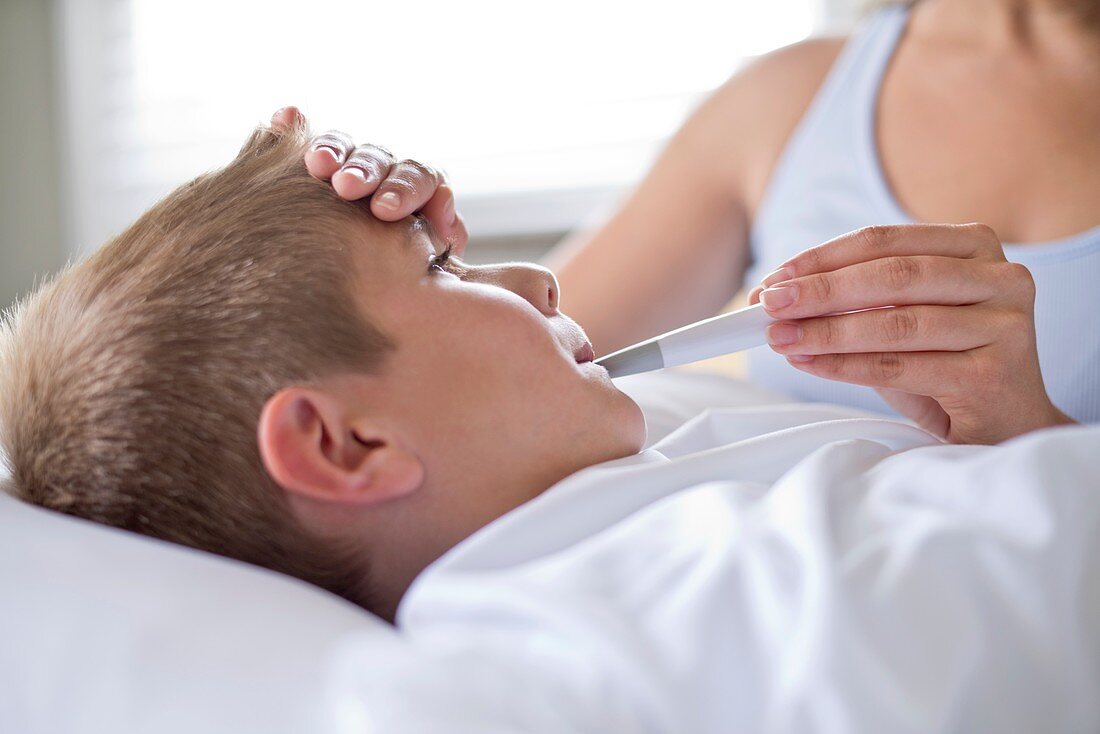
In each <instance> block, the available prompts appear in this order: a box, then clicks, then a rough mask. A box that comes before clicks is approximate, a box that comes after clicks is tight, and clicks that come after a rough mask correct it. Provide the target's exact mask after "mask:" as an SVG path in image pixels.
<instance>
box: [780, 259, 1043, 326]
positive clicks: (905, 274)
mask: <svg viewBox="0 0 1100 734" xmlns="http://www.w3.org/2000/svg"><path fill="white" fill-rule="evenodd" d="M1017 270H1018V267H1017V266H1016V265H1014V264H1013V263H1009V262H1001V263H991V262H989V261H983V260H971V259H959V258H953V257H941V256H928V255H918V256H912V257H906V256H887V257H883V258H879V259H877V260H872V261H870V262H860V263H856V264H853V265H849V266H846V267H842V268H840V269H839V270H836V271H832V272H825V273H813V274H810V275H805V276H802V277H797V278H794V279H792V280H788V281H782V282H779V283H776V284H775V285H772V286H770V287H768V288H765V289H764V290H763V291H762V292H761V293H760V301H761V302H762V303H763V304H764V308H765V310H767V311H768V313H769V314H771V315H772V316H773V317H775V318H785V319H797V318H806V317H811V316H821V315H823V314H832V313H840V312H844V311H855V310H857V309H864V308H878V307H882V306H901V305H909V304H920V303H924V304H941V305H953V306H958V305H967V304H972V303H981V302H983V301H988V300H991V299H994V298H998V299H999V298H1002V297H1005V296H1010V295H1013V294H1015V290H1016V287H1017V284H1016V283H1015V281H1016V280H1017V279H1019V277H1020V276H1022V274H1021V273H1018V272H1017ZM1020 285H1022V283H1021V284H1020Z"/></svg>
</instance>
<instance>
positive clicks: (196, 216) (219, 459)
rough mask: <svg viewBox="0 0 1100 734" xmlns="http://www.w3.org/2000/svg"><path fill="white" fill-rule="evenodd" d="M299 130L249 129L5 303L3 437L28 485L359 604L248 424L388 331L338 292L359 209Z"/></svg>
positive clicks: (375, 352)
mask: <svg viewBox="0 0 1100 734" xmlns="http://www.w3.org/2000/svg"><path fill="white" fill-rule="evenodd" d="M308 138H309V131H308V129H306V128H305V126H304V123H302V122H300V121H299V122H298V123H295V125H294V126H292V127H291V128H289V129H286V130H279V131H276V130H272V129H269V128H259V129H257V130H256V131H255V132H254V133H253V134H252V136H251V137H250V138H249V140H248V141H247V142H246V143H245V145H244V147H243V148H242V149H241V151H240V153H239V154H238V155H237V157H236V158H235V159H234V160H233V161H232V163H230V164H229V165H228V166H226V167H225V168H223V169H221V170H218V171H214V172H212V173H209V174H207V175H203V176H200V177H199V178H197V179H195V180H194V181H192V182H190V183H188V184H185V185H184V186H181V187H180V188H179V189H177V190H176V191H174V192H172V193H171V194H169V195H168V196H167V197H166V198H165V199H164V200H163V201H161V202H160V203H158V204H157V205H156V206H154V207H153V208H152V209H150V210H149V211H148V212H146V213H145V214H144V215H143V216H142V217H141V218H140V219H138V220H137V222H135V223H134V224H133V225H132V226H131V227H130V228H129V229H127V230H126V231H125V232H123V233H122V234H120V235H119V236H118V237H116V238H115V239H114V240H112V241H111V242H109V243H108V244H106V245H105V246H104V247H102V248H101V249H100V250H98V251H97V252H96V253H95V254H93V255H92V256H91V257H90V258H88V259H87V260H86V261H84V262H83V263H81V264H79V265H76V266H71V267H69V268H67V269H66V270H64V271H63V272H61V273H60V274H59V275H57V276H56V277H55V278H54V279H52V280H51V281H49V282H48V283H46V284H45V285H43V286H42V287H40V288H39V289H38V290H37V291H36V292H35V293H33V294H32V295H31V296H30V297H28V298H27V299H25V300H24V301H23V302H21V303H20V304H19V305H18V306H17V307H15V308H14V309H13V310H12V311H10V312H9V313H7V314H5V317H4V320H3V324H2V326H0V449H2V451H0V453H3V454H6V457H7V463H8V468H9V471H10V473H11V475H12V481H11V487H10V489H9V491H11V492H12V493H14V494H15V495H16V496H17V497H19V498H21V499H23V500H26V501H28V502H32V503H34V504H37V505H41V506H43V507H48V508H52V509H54V510H58V511H60V512H64V513H67V514H71V515H77V516H80V517H84V518H88V519H91V520H95V521H97V522H101V523H105V524H108V525H113V526H116V527H120V528H126V529H128V530H133V531H136V532H139V533H143V534H145V535H150V536H153V537H157V538H162V539H164V540H168V541H173V542H176V543H181V544H183V545H187V546H192V547H195V548H200V549H203V550H207V551H212V552H214V553H219V554H222V555H225V556H230V557H233V558H237V559H240V560H242V561H246V562H249V563H253V564H257V565H260V566H265V567H267V568H271V569H274V570H276V571H280V572H282V573H286V574H290V575H292V576H296V577H299V578H301V579H304V580H306V581H309V582H310V583H313V584H316V585H318V586H321V587H323V588H326V589H329V590H331V591H333V592H335V593H338V594H340V595H341V596H344V597H346V598H349V599H352V600H353V601H356V602H357V603H360V604H362V605H363V606H367V607H368V608H369V607H370V605H371V604H370V600H369V598H368V597H369V594H368V592H367V588H368V587H369V584H368V583H366V580H365V579H364V574H363V569H360V568H357V567H356V566H355V564H354V563H352V560H351V556H352V549H350V548H345V547H338V546H335V545H334V544H333V543H332V542H331V541H328V540H325V539H321V538H315V537H311V536H310V535H309V534H308V533H306V532H305V531H304V529H303V528H302V527H301V526H300V525H299V523H297V522H296V521H295V518H294V517H293V515H292V514H291V512H290V510H289V508H288V506H287V504H286V498H285V496H284V494H283V492H282V490H281V489H280V488H279V487H278V486H277V485H275V483H274V482H273V481H272V480H271V478H270V477H269V476H268V475H267V473H266V471H265V470H264V468H263V465H262V462H261V460H260V456H259V449H258V445H257V438H256V429H257V421H258V418H259V415H260V411H261V409H262V407H263V405H264V403H265V401H266V400H267V398H268V397H270V396H271V395H272V394H274V393H275V392H276V391H278V390H279V389H280V388H282V387H284V386H287V385H290V384H295V383H308V382H309V381H311V380H314V379H316V378H319V377H321V376H324V375H326V374H330V373H338V372H371V371H374V370H376V369H377V368H378V367H379V365H380V363H381V361H382V360H383V359H384V357H385V354H386V352H387V351H388V350H389V349H390V348H391V347H392V343H391V342H390V341H389V340H388V339H387V337H386V336H385V335H383V334H382V333H380V332H379V331H378V330H377V329H376V328H374V327H373V326H372V325H371V324H370V323H368V321H367V320H366V319H365V318H364V317H363V316H362V315H361V314H360V312H359V311H358V309H357V308H356V306H355V304H354V301H353V299H352V297H351V288H352V281H351V276H350V274H351V273H352V272H353V270H354V268H353V266H352V260H351V252H350V240H351V236H352V231H353V228H356V227H357V228H359V229H360V230H362V229H363V228H364V226H365V221H366V218H367V217H368V216H369V214H368V213H367V212H368V210H367V209H366V208H365V206H363V205H360V204H352V203H348V202H344V201H341V200H340V199H339V198H338V197H337V196H336V195H335V194H334V193H333V192H332V191H331V189H330V187H329V186H328V184H326V183H324V182H321V181H318V180H316V179H313V178H312V177H310V176H309V174H308V173H307V172H306V169H305V166H304V163H303V153H304V151H305V148H306V145H307V141H308Z"/></svg>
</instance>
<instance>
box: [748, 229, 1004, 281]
mask: <svg viewBox="0 0 1100 734" xmlns="http://www.w3.org/2000/svg"><path fill="white" fill-rule="evenodd" d="M899 255H938V256H941V257H952V258H986V259H988V258H992V259H996V260H1004V251H1003V250H1002V248H1001V242H1000V240H999V239H998V238H997V233H996V232H994V231H993V230H992V229H991V228H989V227H987V226H986V225H984V224H897V225H885V226H875V227H864V228H863V229H857V230H856V231H854V232H849V233H848V234H844V235H841V236H840V237H837V238H835V239H832V240H829V241H828V242H826V243H825V244H822V245H818V246H817V247H811V248H810V249H808V250H803V251H802V252H800V253H799V254H797V255H795V256H794V257H793V258H791V259H790V260H788V261H787V262H785V263H783V264H782V265H780V266H779V268H777V269H776V270H775V272H773V273H771V274H769V275H768V276H767V277H765V278H764V280H763V285H765V286H770V285H774V284H776V283H779V282H781V281H784V280H790V279H792V278H798V277H802V276H805V275H811V274H813V273H826V272H829V271H832V270H837V269H839V268H844V267H848V266H850V265H855V264H856V263H861V262H867V261H869V260H877V259H879V258H885V257H891V256H899Z"/></svg>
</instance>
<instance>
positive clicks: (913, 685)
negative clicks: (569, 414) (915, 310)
mask: <svg viewBox="0 0 1100 734" xmlns="http://www.w3.org/2000/svg"><path fill="white" fill-rule="evenodd" d="M1097 477H1100V427H1092V428H1087V427H1077V428H1065V429H1057V430H1051V431H1046V432H1042V433H1039V434H1034V435H1032V436H1028V437H1023V438H1021V439H1017V440H1015V441H1013V442H1010V443H1009V444H1006V445H1004V446H1000V447H960V446H948V445H942V444H940V443H939V442H938V441H936V440H935V439H934V438H932V437H931V436H929V435H927V434H925V433H923V432H922V431H920V430H918V429H916V428H914V427H912V426H909V425H905V424H902V423H898V422H894V421H889V420H882V419H871V418H863V417H855V418H848V417H846V411H844V410H843V409H838V408H831V407H825V406H805V405H803V406H798V405H789V406H771V407H767V408H742V409H729V410H720V411H710V412H708V413H705V414H704V415H702V416H700V417H698V418H697V419H695V420H694V421H692V422H691V423H689V424H688V425H686V426H684V427H683V428H681V429H680V430H678V431H676V432H674V433H673V434H672V435H670V436H669V437H667V438H666V439H664V440H663V441H661V442H659V443H657V444H656V445H655V446H654V448H653V449H651V450H649V451H647V452H645V453H643V454H642V455H639V456H638V457H631V458H629V459H626V460H621V461H618V462H612V463H610V464H605V465H601V466H599V467H594V468H590V469H588V470H585V471H583V472H581V473H579V474H577V475H574V476H573V477H570V478H569V479H567V480H566V481H564V482H562V483H560V484H559V485H557V486H555V487H554V488H553V489H552V490H550V491H549V492H547V493H546V494H545V495H543V496H542V497H540V498H538V499H536V500H535V501H534V502H531V503H529V504H527V505H525V506H524V507H522V508H519V509H518V510H517V511H515V512H513V513H512V514H510V515H508V516H506V517H505V518H502V519H501V520H500V521H498V522H496V523H494V524H492V525H490V526H488V527H487V528H485V529H483V531H482V532H480V533H478V534H477V535H475V536H473V537H472V538H470V539H468V540H467V541H466V542H464V543H463V544H461V545H460V546H458V547H457V548H456V549H454V550H453V551H452V552H451V553H450V554H448V555H446V556H444V558H442V559H441V560H440V561H439V562H437V563H436V564H435V565H434V566H433V567H431V568H430V569H428V571H427V572H426V573H424V574H422V575H421V577H420V578H419V579H418V580H417V581H416V583H415V584H414V586H413V588H412V590H411V591H410V593H409V595H408V596H407V597H406V599H405V601H404V602H403V604H402V606H401V608H400V611H399V624H400V625H401V627H402V628H403V631H404V633H405V634H406V636H407V638H408V639H409V640H410V641H411V642H412V644H413V647H414V650H415V651H416V652H415V653H414V654H403V655H402V657H401V659H400V660H394V661H389V660H386V661H381V662H382V663H383V664H382V665H381V666H379V665H378V663H379V662H380V661H379V660H378V658H377V656H376V655H373V654H372V651H371V650H370V649H369V646H367V647H366V648H358V647H357V646H356V645H354V644H350V645H348V646H346V647H345V648H344V649H343V650H342V655H341V660H340V664H339V666H338V667H337V668H335V669H334V677H333V679H332V685H333V693H334V695H335V696H336V697H337V698H338V699H339V700H341V701H343V703H344V710H345V711H346V712H347V713H348V715H349V716H350V717H351V718H350V719H349V721H352V720H355V721H363V722H366V721H369V722H371V723H372V724H373V725H374V726H375V727H377V729H378V730H380V731H416V732H436V731H439V732H443V731H447V732H454V731H486V732H487V731H524V732H543V731H545V732H564V731H577V732H581V731H592V732H595V731H614V732H620V733H621V732H670V733H671V732H687V731H690V732H700V733H702V732H729V731H752V732H887V731H888V732H895V733H902V732H974V731H997V732H1035V731H1060V732H1085V731H1097V730H1100V709H1098V706H1097V702H1098V700H1100V699H1098V696H1097V694H1098V692H1100V632H1098V627H1100V496H1098V495H1097V491H1098V490H1100V486H1098V482H1097ZM354 712H357V713H354ZM356 716H358V717H360V718H358V719H357V718H356ZM347 731H351V729H350V728H349V729H347Z"/></svg>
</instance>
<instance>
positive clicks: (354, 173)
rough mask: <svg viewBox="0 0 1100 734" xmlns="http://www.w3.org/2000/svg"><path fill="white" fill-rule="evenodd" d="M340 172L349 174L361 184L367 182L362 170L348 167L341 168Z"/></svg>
mask: <svg viewBox="0 0 1100 734" xmlns="http://www.w3.org/2000/svg"><path fill="white" fill-rule="evenodd" d="M340 170H341V171H342V172H344V173H347V174H350V175H352V176H354V177H355V178H356V179H358V180H359V181H360V182H361V183H366V182H367V174H366V172H365V171H364V170H363V169H362V168H356V167H355V166H348V167H347V168H341V169H340Z"/></svg>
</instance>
